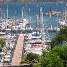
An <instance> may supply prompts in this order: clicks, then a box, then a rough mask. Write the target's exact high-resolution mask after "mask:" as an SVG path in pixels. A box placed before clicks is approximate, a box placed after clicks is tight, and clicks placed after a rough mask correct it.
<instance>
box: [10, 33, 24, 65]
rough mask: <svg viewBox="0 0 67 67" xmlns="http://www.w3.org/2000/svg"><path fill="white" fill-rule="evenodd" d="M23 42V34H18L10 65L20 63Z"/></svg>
mask: <svg viewBox="0 0 67 67" xmlns="http://www.w3.org/2000/svg"><path fill="white" fill-rule="evenodd" d="M23 42H24V36H23V34H20V35H19V37H18V41H17V45H16V47H15V51H14V55H13V58H12V62H11V65H19V64H20V62H21V58H22V50H23Z"/></svg>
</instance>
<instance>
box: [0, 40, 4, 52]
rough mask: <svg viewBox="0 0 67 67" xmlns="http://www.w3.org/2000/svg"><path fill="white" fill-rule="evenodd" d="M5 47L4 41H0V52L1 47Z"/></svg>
mask: <svg viewBox="0 0 67 67" xmlns="http://www.w3.org/2000/svg"><path fill="white" fill-rule="evenodd" d="M4 45H5V40H4V39H0V52H1V51H2V48H3V46H4Z"/></svg>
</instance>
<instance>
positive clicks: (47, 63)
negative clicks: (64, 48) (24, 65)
mask: <svg viewBox="0 0 67 67" xmlns="http://www.w3.org/2000/svg"><path fill="white" fill-rule="evenodd" d="M39 67H63V61H62V59H61V58H60V57H59V56H58V55H57V54H56V53H55V52H51V51H50V52H49V53H48V54H46V56H43V57H42V58H41V61H40V64H39Z"/></svg>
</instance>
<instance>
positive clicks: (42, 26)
mask: <svg viewBox="0 0 67 67" xmlns="http://www.w3.org/2000/svg"><path fill="white" fill-rule="evenodd" d="M40 20H41V35H42V43H43V45H45V33H44V21H43V12H42V7H41V8H40Z"/></svg>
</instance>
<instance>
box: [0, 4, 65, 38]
mask: <svg viewBox="0 0 67 67" xmlns="http://www.w3.org/2000/svg"><path fill="white" fill-rule="evenodd" d="M7 5H8V13H9V17H10V18H14V17H15V19H20V18H21V16H22V15H21V13H22V7H24V17H27V18H29V17H30V16H31V18H32V22H31V25H32V27H34V28H35V23H36V14H39V9H40V7H42V8H43V12H44V13H46V12H48V11H49V10H50V8H51V10H53V11H60V12H63V11H64V9H65V6H66V3H25V4H22V3H14V4H2V3H0V17H2V18H3V17H4V16H5V18H6V10H7ZM1 11H2V15H1ZM56 19H57V18H56V17H51V18H50V17H49V16H44V25H45V27H46V26H47V27H50V26H51V24H52V26H53V27H56ZM55 34H56V33H54V32H50V33H49V35H50V38H51V39H52V38H53V37H54V36H55Z"/></svg>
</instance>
